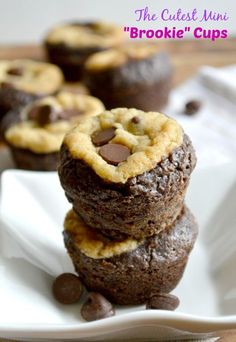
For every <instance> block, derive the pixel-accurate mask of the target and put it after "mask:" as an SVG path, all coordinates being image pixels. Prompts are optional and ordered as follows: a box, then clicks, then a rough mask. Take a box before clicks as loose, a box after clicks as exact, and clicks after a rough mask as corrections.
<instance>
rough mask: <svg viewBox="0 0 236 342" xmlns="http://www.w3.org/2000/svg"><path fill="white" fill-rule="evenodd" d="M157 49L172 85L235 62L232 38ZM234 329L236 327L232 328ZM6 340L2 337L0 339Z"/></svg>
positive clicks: (224, 337) (33, 54)
mask: <svg viewBox="0 0 236 342" xmlns="http://www.w3.org/2000/svg"><path fill="white" fill-rule="evenodd" d="M158 45H159V46H160V49H163V50H165V51H167V52H168V53H169V54H170V57H171V60H172V63H173V65H174V67H175V77H174V85H177V84H179V83H181V82H183V81H184V80H186V79H187V78H189V77H191V76H192V75H194V74H195V73H196V72H197V70H198V68H199V67H201V66H202V65H210V66H215V67H221V66H225V65H230V64H235V63H236V38H231V39H227V40H218V41H216V42H211V41H207V40H206V41H203V40H200V41H198V40H185V41H160V42H158ZM15 58H33V59H37V60H43V59H45V55H44V50H43V48H42V47H41V46H39V45H34V44H32V45H20V46H2V47H0V59H15ZM235 329H236V327H235ZM215 336H219V341H222V342H234V341H236V330H234V331H233V330H231V331H228V332H221V333H216V335H215ZM1 341H6V340H1V339H0V342H1Z"/></svg>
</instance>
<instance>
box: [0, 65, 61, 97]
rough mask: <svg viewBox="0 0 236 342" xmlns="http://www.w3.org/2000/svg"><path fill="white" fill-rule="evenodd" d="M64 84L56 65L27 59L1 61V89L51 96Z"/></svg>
mask: <svg viewBox="0 0 236 342" xmlns="http://www.w3.org/2000/svg"><path fill="white" fill-rule="evenodd" d="M62 83H63V75H62V72H61V70H60V69H59V68H58V67H57V66H56V65H53V64H50V63H43V62H36V61H32V60H26V59H22V60H20V59H19V60H13V61H10V60H2V61H0V88H1V87H11V88H16V89H18V90H22V91H25V92H27V93H32V94H39V95H44V94H46V95H49V94H52V93H54V92H55V91H57V90H58V89H59V88H60V87H61V85H62Z"/></svg>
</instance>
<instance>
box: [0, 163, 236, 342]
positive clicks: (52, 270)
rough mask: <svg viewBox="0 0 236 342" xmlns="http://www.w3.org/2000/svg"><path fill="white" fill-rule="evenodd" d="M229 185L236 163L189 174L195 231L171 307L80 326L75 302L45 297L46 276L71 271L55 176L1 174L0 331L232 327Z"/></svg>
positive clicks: (97, 334)
mask: <svg viewBox="0 0 236 342" xmlns="http://www.w3.org/2000/svg"><path fill="white" fill-rule="evenodd" d="M235 182H236V163H230V164H225V165H221V166H217V167H214V168H207V169H205V170H196V171H195V172H194V174H193V177H192V181H191V185H190V188H189V192H188V195H187V204H188V206H189V207H190V208H191V209H192V211H193V212H194V214H195V215H196V217H197V219H198V222H199V225H200V234H199V238H198V242H197V244H196V246H195V248H194V251H193V253H192V254H191V257H190V260H189V264H188V266H187V269H186V272H185V274H184V277H183V279H182V281H181V283H180V284H179V286H178V287H177V288H176V290H175V291H174V292H173V293H175V294H176V295H178V296H179V298H180V300H181V305H180V307H179V308H178V310H177V311H176V312H167V311H145V309H144V307H143V306H138V307H119V308H117V309H116V312H117V313H116V316H115V317H111V318H108V319H104V320H100V321H96V322H90V323H86V322H83V321H82V320H81V318H80V314H79V311H80V308H79V305H73V306H61V305H59V304H57V303H56V302H55V301H54V300H53V298H52V296H51V283H52V277H51V275H54V274H57V273H59V272H60V271H63V270H65V269H68V270H70V269H71V268H70V267H71V264H70V261H69V259H68V257H67V255H66V252H65V250H64V248H63V243H62V236H61V230H62V221H63V217H64V214H65V212H66V211H67V210H68V208H69V205H68V203H67V201H66V200H65V197H64V194H63V191H62V189H61V187H60V185H59V181H58V178H57V175H56V174H55V173H39V172H24V171H14V170H12V171H5V172H4V173H3V175H2V189H1V190H2V194H1V195H2V196H1V197H2V198H1V207H0V210H1V220H2V224H0V227H1V234H2V236H1V243H2V246H0V250H1V251H2V254H4V255H5V256H6V255H7V256H8V259H6V258H5V257H3V256H2V257H1V259H0V277H1V281H0V303H1V310H0V336H7V337H11V338H13V337H18V338H19V337H24V338H36V339H37V341H38V340H39V338H49V339H53V338H55V339H59V338H61V339H83V340H104V339H105V338H106V339H112V340H115V339H120V340H124V336H125V338H134V339H136V340H137V339H138V338H140V339H141V338H146V339H150V338H155V340H157V336H158V338H159V339H160V340H163V339H164V338H173V337H177V336H185V337H186V336H189V335H191V336H198V335H199V334H204V335H205V334H206V333H208V332H211V331H216V330H219V329H220V330H223V329H228V328H236V272H235V262H236V248H235V246H236V235H235V228H236V222H235V209H236V208H235V200H236V187H235ZM6 247H7V248H6ZM19 256H20V257H21V258H20V259H19V258H18V257H19ZM22 258H23V259H22ZM45 271H46V272H45ZM50 274H51V275H50ZM192 334H193V335H192ZM196 334H197V335H196Z"/></svg>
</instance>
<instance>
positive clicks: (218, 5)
mask: <svg viewBox="0 0 236 342" xmlns="http://www.w3.org/2000/svg"><path fill="white" fill-rule="evenodd" d="M146 6H149V9H150V10H151V11H152V12H153V13H160V11H161V10H162V9H164V8H170V9H171V12H175V10H177V9H178V8H181V9H182V10H183V11H190V10H193V9H194V8H195V7H196V8H197V9H198V10H199V13H201V12H202V11H203V10H204V9H207V10H212V11H213V12H221V13H225V12H227V13H228V15H229V17H230V19H229V20H228V21H227V22H223V23H222V22H207V23H202V25H203V26H204V27H206V28H219V29H223V28H227V29H228V30H229V33H230V34H231V35H232V34H236V25H235V22H236V2H235V1H232V0H224V1H222V0H207V1H204V0H199V1H195V0H179V1H173V0H165V1H156V0H149V1H146V0H135V1H127V0H119V1H117V0H99V1H95V0H37V1H33V0H7V1H5V0H0V13H1V20H0V44H15V43H23V42H24V43H30V42H40V40H41V39H42V37H43V36H44V34H45V32H46V31H47V30H48V29H49V28H50V27H51V26H53V25H54V24H56V23H58V22H61V21H66V20H70V19H88V18H90V19H96V18H99V19H105V20H109V21H113V22H116V23H118V24H123V25H125V24H135V23H136V21H135V15H134V11H135V10H136V9H139V8H144V7H146ZM138 25H139V27H147V25H148V27H150V28H151V27H152V28H154V27H155V28H156V27H163V26H165V23H163V22H160V21H157V22H154V23H138ZM168 25H169V26H176V27H183V26H185V25H184V23H183V22H179V23H178V22H174V23H173V24H172V23H169V24H168ZM192 25H194V26H195V25H196V23H192ZM16 26H17V29H16ZM188 26H189V23H188Z"/></svg>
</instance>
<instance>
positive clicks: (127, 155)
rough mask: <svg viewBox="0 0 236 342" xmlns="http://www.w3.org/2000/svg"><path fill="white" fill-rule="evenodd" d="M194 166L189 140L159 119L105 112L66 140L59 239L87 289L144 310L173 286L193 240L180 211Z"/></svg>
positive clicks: (190, 220) (190, 222) (193, 228)
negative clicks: (64, 210) (65, 209)
mask: <svg viewBox="0 0 236 342" xmlns="http://www.w3.org/2000/svg"><path fill="white" fill-rule="evenodd" d="M195 164H196V157H195V153H194V150H193V147H192V144H191V141H190V139H189V137H188V136H187V135H186V134H184V132H183V130H182V128H181V127H180V126H179V125H178V123H177V122H176V121H175V120H173V119H170V118H169V117H166V116H165V115H163V114H160V113H156V112H147V113H144V112H143V111H140V110H136V109H125V108H118V109H113V110H111V111H105V112H103V113H102V114H100V115H98V116H94V117H90V118H88V119H85V120H84V121H83V122H81V123H80V124H79V125H78V126H77V127H76V128H74V129H73V130H72V131H70V132H69V133H68V134H67V135H66V137H65V139H64V143H63V145H62V149H61V154H60V165H59V176H60V180H61V184H62V186H63V188H64V190H65V193H66V196H67V198H68V200H69V201H70V202H71V203H72V205H73V209H72V210H71V211H70V212H69V213H68V214H67V216H66V219H65V225H64V228H65V229H64V240H65V245H66V248H67V250H68V252H69V255H70V257H71V259H72V261H73V263H74V267H75V269H76V271H77V272H78V273H79V275H80V277H81V279H82V281H83V283H84V284H85V286H86V287H87V289H89V290H92V291H96V292H100V293H101V294H103V295H104V296H105V297H106V298H108V299H109V300H111V301H112V302H114V303H118V304H141V303H145V302H147V301H148V300H149V299H150V297H151V296H153V295H156V294H158V293H160V292H161V293H169V292H170V291H172V290H173V289H174V288H175V287H176V285H177V284H178V282H179V280H180V279H181V277H182V274H183V272H184V269H185V266H186V263H187V261H188V256H189V253H190V252H191V250H192V248H193V245H194V242H195V240H196V237H197V224H196V222H195V219H194V217H193V215H192V214H191V212H190V211H189V210H188V209H187V208H186V206H185V205H184V197H185V193H186V189H187V186H188V183H189V178H190V175H191V172H192V171H193V169H194V167H195Z"/></svg>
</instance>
